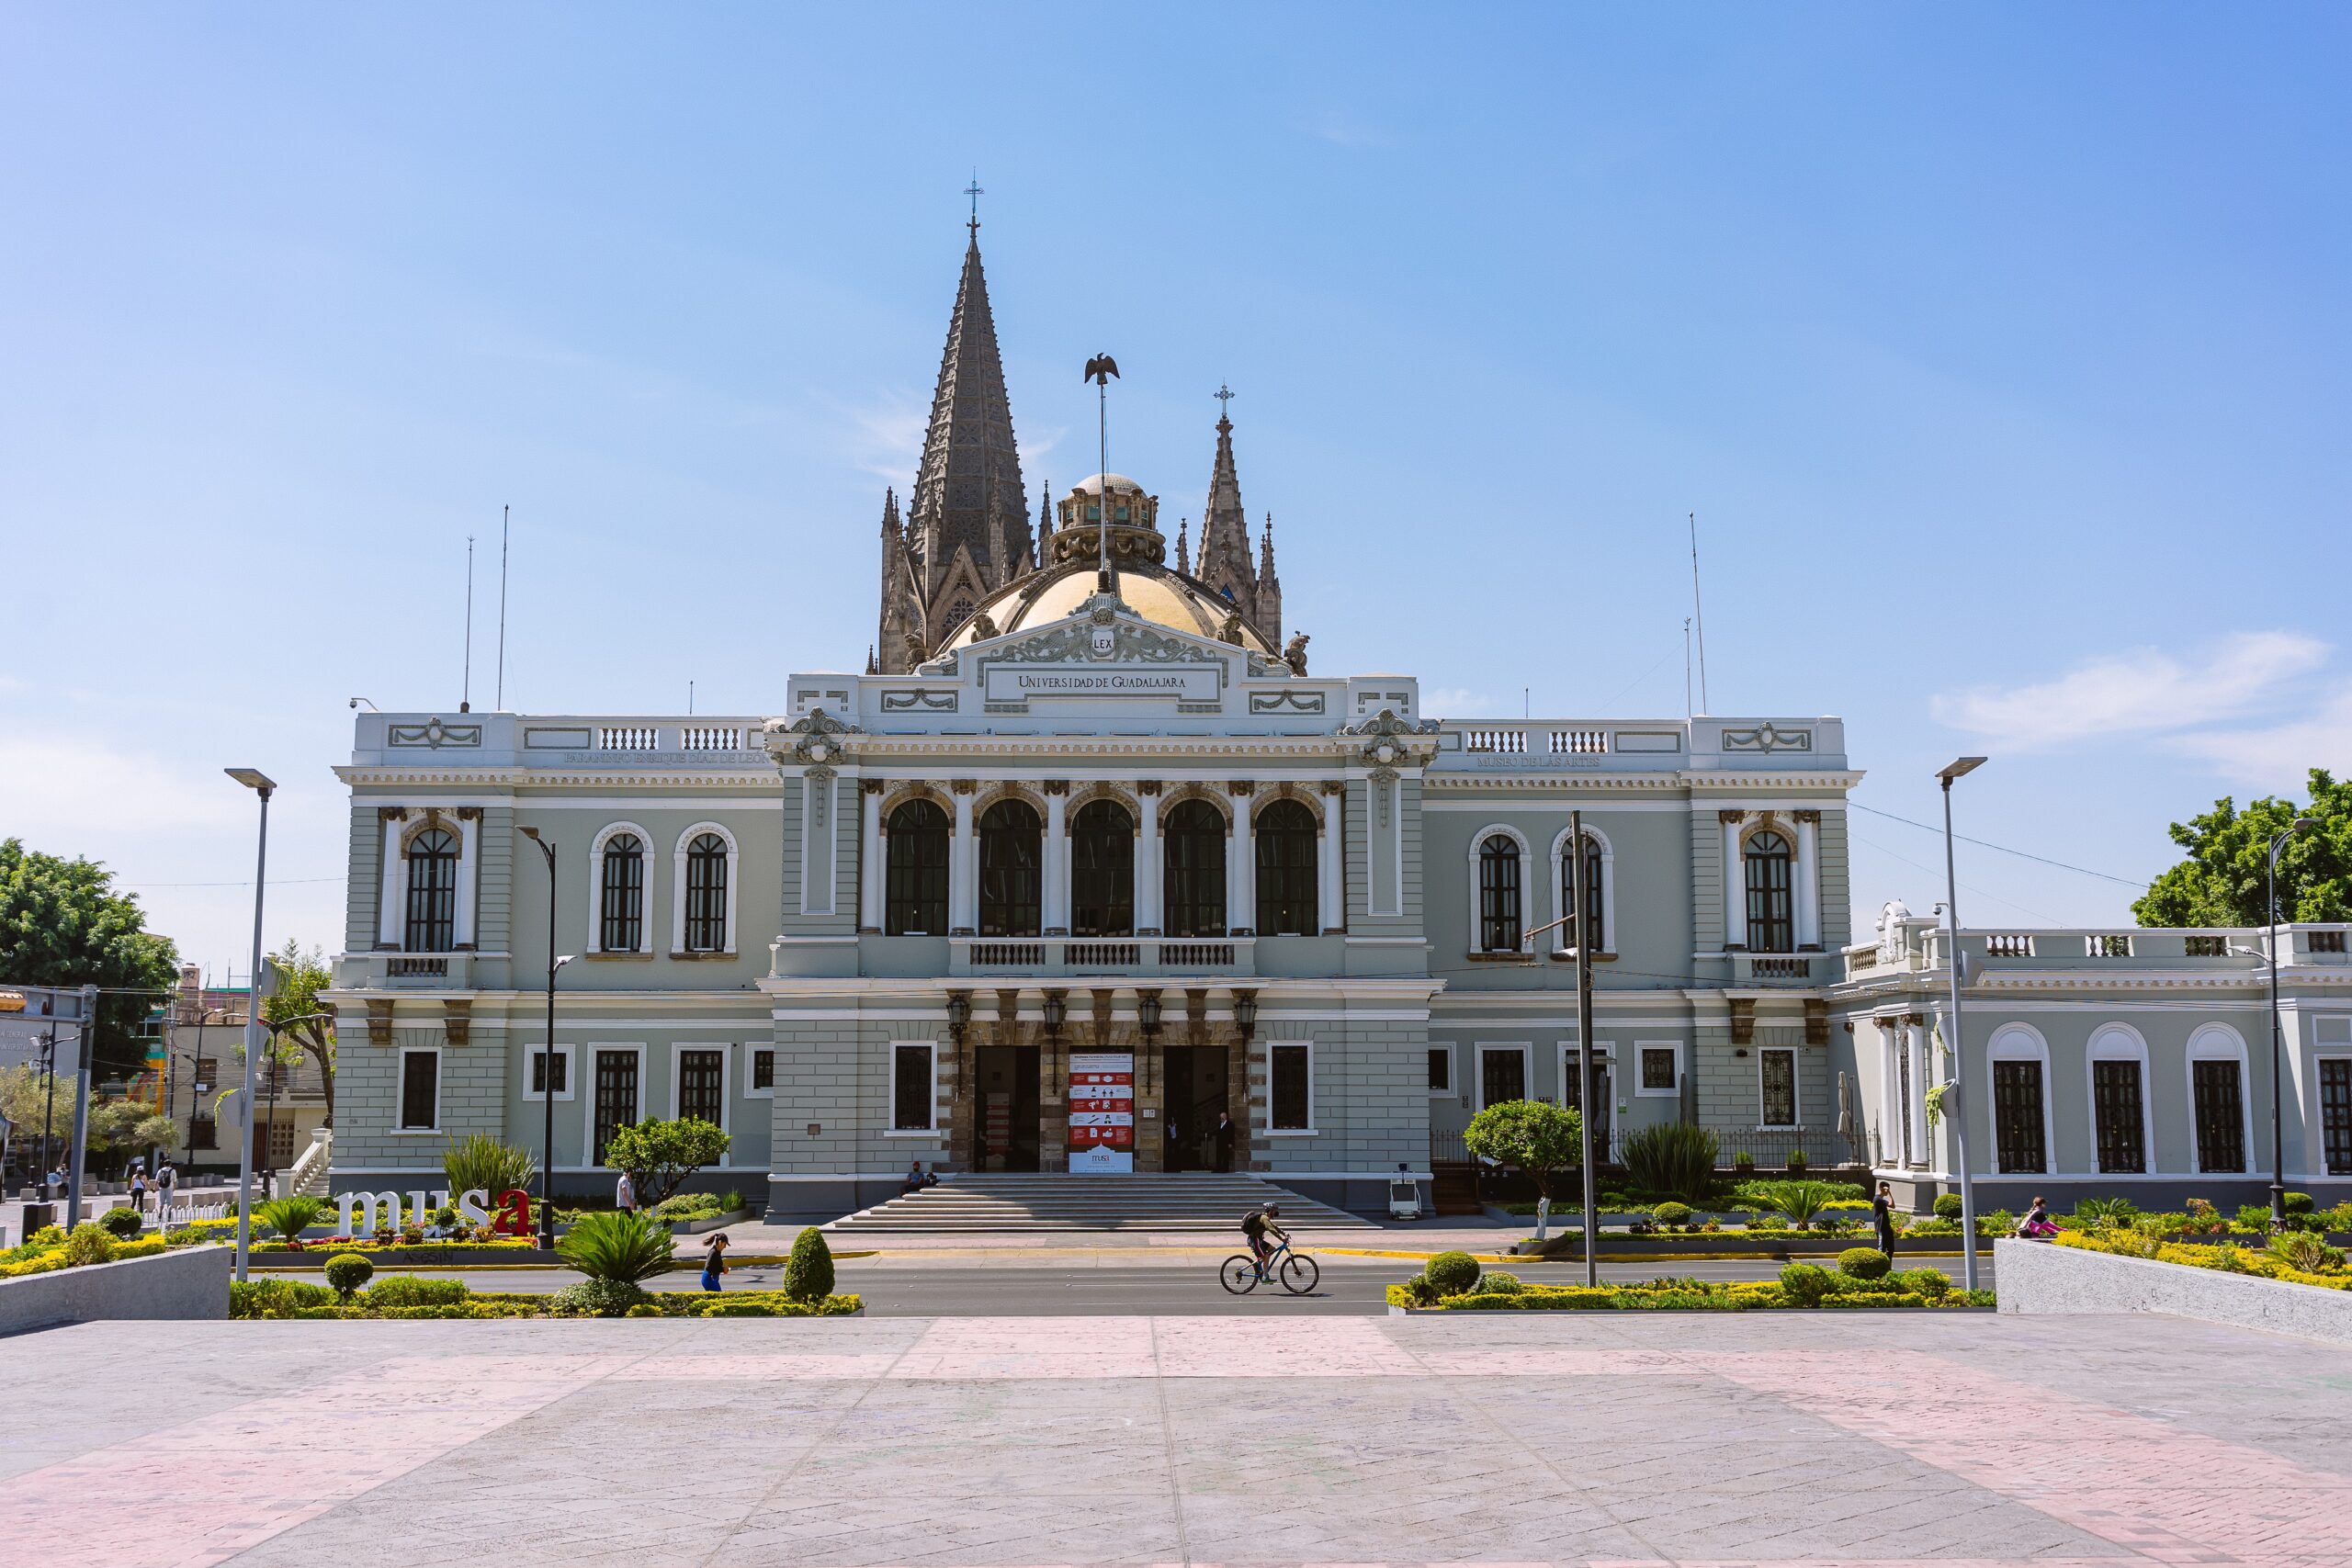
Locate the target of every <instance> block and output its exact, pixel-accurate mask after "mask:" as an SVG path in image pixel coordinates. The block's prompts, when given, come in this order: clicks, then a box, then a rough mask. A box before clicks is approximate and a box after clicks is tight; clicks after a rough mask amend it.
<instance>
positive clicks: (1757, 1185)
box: [1747, 1181, 1838, 1230]
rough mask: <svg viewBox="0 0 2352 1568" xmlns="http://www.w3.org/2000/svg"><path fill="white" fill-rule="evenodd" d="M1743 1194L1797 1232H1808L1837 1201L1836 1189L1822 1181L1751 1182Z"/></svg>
mask: <svg viewBox="0 0 2352 1568" xmlns="http://www.w3.org/2000/svg"><path fill="white" fill-rule="evenodd" d="M1747 1193H1748V1195H1749V1196H1750V1197H1752V1198H1753V1199H1754V1200H1755V1201H1758V1202H1759V1203H1761V1204H1763V1205H1764V1207H1765V1208H1766V1209H1768V1210H1770V1212H1772V1213H1777V1214H1782V1215H1785V1216H1786V1217H1787V1219H1788V1222H1789V1224H1792V1225H1794V1226H1795V1227H1796V1228H1797V1229H1799V1230H1809V1229H1811V1228H1812V1226H1813V1222H1814V1220H1815V1218H1816V1217H1818V1216H1819V1215H1820V1213H1822V1211H1823V1210H1825V1209H1826V1208H1828V1207H1829V1205H1830V1204H1831V1203H1833V1202H1835V1201H1837V1200H1838V1189H1837V1187H1836V1186H1835V1185H1834V1184H1832V1183H1830V1182H1826V1181H1751V1182H1749V1183H1748V1184H1747Z"/></svg>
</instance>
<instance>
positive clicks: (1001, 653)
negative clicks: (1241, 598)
mask: <svg viewBox="0 0 2352 1568" xmlns="http://www.w3.org/2000/svg"><path fill="white" fill-rule="evenodd" d="M1237 661H1238V663H1239V665H1240V666H1241V667H1240V668H1238V669H1236V670H1234V671H1233V673H1234V674H1235V675H1237V676H1240V675H1248V676H1265V675H1272V674H1278V673H1279V674H1287V673H1289V669H1288V667H1287V666H1286V665H1284V664H1283V663H1282V661H1281V660H1269V659H1266V658H1264V657H1263V656H1261V655H1259V654H1256V653H1252V652H1251V651H1250V650H1249V649H1245V648H1238V647H1236V646H1235V645H1234V644H1232V643H1229V642H1220V641H1218V640H1217V639H1216V638H1215V637H1198V636H1194V635H1192V634H1190V633H1186V632H1180V631H1176V630H1174V629H1172V628H1170V627H1168V626H1160V625H1158V624H1157V623H1154V622H1150V621H1147V620H1145V619H1144V618H1143V617H1142V616H1140V615H1136V613H1135V612H1134V611H1133V610H1131V609H1129V608H1128V607H1127V606H1126V605H1125V604H1121V603H1120V602H1119V601H1118V600H1117V599H1115V598H1111V597H1109V596H1107V595H1102V594H1098V595H1096V596H1095V597H1094V598H1093V599H1091V600H1090V601H1088V603H1087V604H1086V605H1085V606H1084V607H1083V608H1082V609H1080V611H1079V612H1078V613H1077V614H1076V615H1069V616H1066V617H1064V618H1063V619H1061V620H1059V621H1056V622H1054V623H1052V624H1051V625H1049V626H1032V627H1023V629H1021V630H1020V631H1017V632H1011V633H1007V634H1006V635H1004V636H1002V637H990V638H987V639H985V640H983V641H979V642H975V643H972V644H969V645H968V646H967V647H965V648H962V649H957V650H956V652H955V653H952V654H950V655H948V656H947V657H945V658H944V659H937V660H932V661H931V662H930V663H928V664H925V665H924V666H923V667H922V672H923V673H924V674H927V675H965V674H979V673H982V672H984V671H987V670H988V669H989V668H990V667H992V666H1001V665H1006V664H1036V665H1053V666H1057V667H1059V666H1071V665H1101V666H1106V667H1109V666H1118V665H1161V666H1166V665H1208V666H1231V665H1234V664H1236V662H1237Z"/></svg>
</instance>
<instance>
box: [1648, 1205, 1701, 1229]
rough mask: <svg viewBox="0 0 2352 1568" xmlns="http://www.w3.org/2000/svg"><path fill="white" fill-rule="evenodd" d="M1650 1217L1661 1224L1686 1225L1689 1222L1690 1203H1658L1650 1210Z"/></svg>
mask: <svg viewBox="0 0 2352 1568" xmlns="http://www.w3.org/2000/svg"><path fill="white" fill-rule="evenodd" d="M1650 1218H1652V1219H1654V1220H1656V1221H1657V1223H1658V1224H1662V1225H1687V1224H1690V1223H1691V1205H1690V1204H1688V1203H1660V1204H1659V1205H1658V1206H1657V1208H1655V1209H1652V1210H1651V1211H1650Z"/></svg>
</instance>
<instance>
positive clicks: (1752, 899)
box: [1746, 828, 1797, 953]
mask: <svg viewBox="0 0 2352 1568" xmlns="http://www.w3.org/2000/svg"><path fill="white" fill-rule="evenodd" d="M1746 858H1747V951H1748V952H1750V953H1794V952H1795V951H1796V946H1797V941H1796V925H1795V905H1794V902H1793V901H1792V899H1791V897H1790V896H1789V841H1788V840H1786V839H1783V838H1782V837H1781V835H1780V834H1778V833H1775V832H1773V831H1772V830H1771V829H1770V828H1767V829H1764V830H1763V831H1762V832H1760V833H1756V834H1752V835H1750V836H1749V838H1748V840H1747V857H1746Z"/></svg>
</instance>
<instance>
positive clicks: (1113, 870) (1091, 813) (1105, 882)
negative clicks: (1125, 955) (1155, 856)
mask: <svg viewBox="0 0 2352 1568" xmlns="http://www.w3.org/2000/svg"><path fill="white" fill-rule="evenodd" d="M1069 934H1070V935H1072V936H1133V935H1135V934H1136V819H1135V818H1133V817H1131V816H1129V815H1128V814H1127V808H1126V807H1124V806H1122V805H1120V804H1119V803H1118V802H1117V801H1115V800H1090V801H1088V802H1087V803H1086V804H1085V805H1084V806H1081V807H1079V808H1078V813H1077V815H1076V816H1074V817H1072V818H1070V823H1069Z"/></svg>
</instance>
